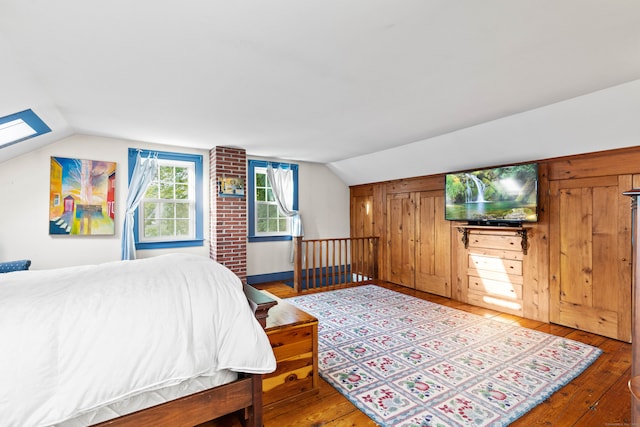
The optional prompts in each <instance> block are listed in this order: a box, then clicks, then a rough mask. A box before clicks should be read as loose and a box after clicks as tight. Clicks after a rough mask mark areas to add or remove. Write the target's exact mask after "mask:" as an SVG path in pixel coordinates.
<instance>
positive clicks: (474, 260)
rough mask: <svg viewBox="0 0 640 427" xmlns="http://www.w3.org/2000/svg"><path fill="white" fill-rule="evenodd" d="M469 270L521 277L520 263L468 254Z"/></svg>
mask: <svg viewBox="0 0 640 427" xmlns="http://www.w3.org/2000/svg"><path fill="white" fill-rule="evenodd" d="M469 268H475V269H477V270H487V271H495V272H502V273H505V274H512V275H516V276H522V261H518V260H512V259H501V258H495V257H487V256H482V255H477V254H469Z"/></svg>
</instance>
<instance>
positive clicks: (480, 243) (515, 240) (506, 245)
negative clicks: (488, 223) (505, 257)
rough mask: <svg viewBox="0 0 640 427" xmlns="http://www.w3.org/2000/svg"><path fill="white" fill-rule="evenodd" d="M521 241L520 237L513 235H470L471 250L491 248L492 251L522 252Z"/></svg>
mask: <svg viewBox="0 0 640 427" xmlns="http://www.w3.org/2000/svg"><path fill="white" fill-rule="evenodd" d="M520 242H521V239H520V237H518V236H514V235H513V233H509V234H507V235H495V234H481V233H475V232H474V233H470V234H469V248H490V249H494V250H495V249H502V250H508V251H522V247H521V244H520Z"/></svg>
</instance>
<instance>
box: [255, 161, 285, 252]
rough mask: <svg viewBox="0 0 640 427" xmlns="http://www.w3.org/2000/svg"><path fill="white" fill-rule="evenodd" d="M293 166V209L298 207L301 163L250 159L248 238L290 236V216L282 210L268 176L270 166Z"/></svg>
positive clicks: (269, 239) (261, 238)
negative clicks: (299, 167) (299, 168)
mask: <svg viewBox="0 0 640 427" xmlns="http://www.w3.org/2000/svg"><path fill="white" fill-rule="evenodd" d="M269 163H271V166H272V167H273V168H278V167H280V168H285V169H290V170H291V171H292V172H293V173H292V174H291V179H292V180H293V183H292V184H293V185H291V188H292V189H293V190H292V191H293V195H292V196H293V209H294V210H297V209H298V165H296V164H291V163H279V162H267V161H264V160H249V174H248V175H249V176H248V186H247V188H248V194H249V197H247V199H248V202H249V212H248V217H249V242H264V241H276V240H291V218H288V217H286V216H285V215H283V214H282V212H280V209H279V208H278V204H277V203H276V200H275V197H274V196H273V190H272V188H271V184H270V183H269V178H268V177H267V166H268V165H269Z"/></svg>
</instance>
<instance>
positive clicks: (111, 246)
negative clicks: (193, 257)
mask: <svg viewBox="0 0 640 427" xmlns="http://www.w3.org/2000/svg"><path fill="white" fill-rule="evenodd" d="M129 148H143V149H155V150H161V151H175V152H183V153H193V154H202V155H203V156H204V159H203V163H204V168H205V177H208V176H209V155H208V152H207V151H203V150H189V149H185V148H182V147H179V148H178V147H169V146H165V145H154V144H148V143H143V142H138V141H126V140H118V139H112V138H101V137H95V136H86V135H74V136H70V137H67V138H64V139H62V140H60V141H58V142H55V143H53V144H51V145H47V146H45V147H43V148H40V149H38V150H35V151H32V152H29V153H26V154H23V155H21V156H19V157H16V158H14V159H11V160H8V161H6V162H3V163H0V200H1V201H2V202H1V206H0V260H11V259H22V258H28V259H31V260H32V266H31V268H32V269H35V270H42V269H46V268H55V267H65V266H71V265H81V264H93V263H100V262H106V261H115V260H118V259H120V241H121V236H122V222H123V220H124V208H125V203H126V197H127V185H128V165H127V163H128V149H129ZM51 156H57V157H71V158H79V159H89V160H104V161H109V162H116V163H117V166H116V231H115V235H113V236H50V235H49V171H50V157H51ZM205 182H208V179H207V180H206V181H205ZM208 191H209V189H208V186H207V185H204V192H205V197H204V199H205V205H204V209H205V212H209V201H208V194H209V192H208ZM204 229H205V238H206V239H208V236H209V235H208V230H209V219H208V217H207V216H206V215H205V223H204ZM168 251H169V250H162V251H158V250H153V251H138V253H137V257H138V258H145V257H149V256H156V255H160V254H161V253H166V252H168ZM180 251H181V252H189V253H194V254H198V255H203V256H209V241H208V240H206V241H205V245H204V246H203V247H195V248H184V249H180Z"/></svg>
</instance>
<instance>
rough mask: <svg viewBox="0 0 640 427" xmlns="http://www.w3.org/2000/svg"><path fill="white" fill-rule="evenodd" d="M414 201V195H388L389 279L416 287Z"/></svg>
mask: <svg viewBox="0 0 640 427" xmlns="http://www.w3.org/2000/svg"><path fill="white" fill-rule="evenodd" d="M414 265H415V202H414V200H413V197H412V196H411V193H398V194H388V195H387V271H388V275H389V278H388V280H389V281H390V282H393V283H397V284H399V285H403V286H407V287H409V288H414V287H415V269H414Z"/></svg>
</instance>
